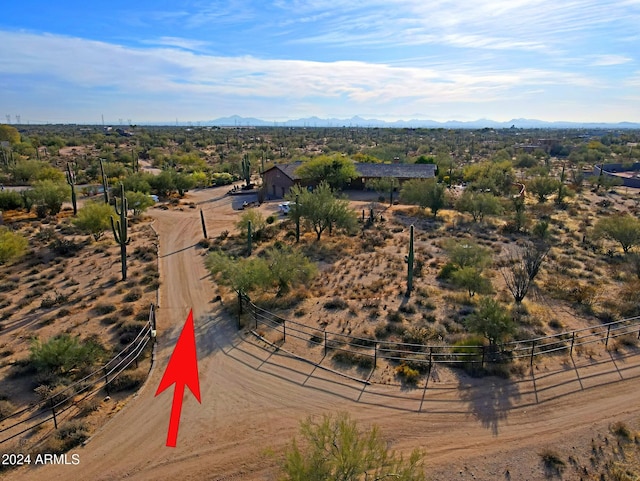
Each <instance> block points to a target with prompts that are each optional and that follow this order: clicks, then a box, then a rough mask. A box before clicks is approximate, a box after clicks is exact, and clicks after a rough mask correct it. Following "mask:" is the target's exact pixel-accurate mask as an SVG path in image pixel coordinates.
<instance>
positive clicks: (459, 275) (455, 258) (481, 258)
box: [438, 241, 491, 297]
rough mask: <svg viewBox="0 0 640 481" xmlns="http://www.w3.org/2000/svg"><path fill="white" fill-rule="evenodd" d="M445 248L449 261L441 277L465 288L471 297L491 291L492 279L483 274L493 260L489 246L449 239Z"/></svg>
mask: <svg viewBox="0 0 640 481" xmlns="http://www.w3.org/2000/svg"><path fill="white" fill-rule="evenodd" d="M443 248H444V251H445V252H446V254H447V256H448V257H449V262H448V263H447V264H445V266H444V267H443V268H442V271H441V272H440V274H439V276H438V277H439V278H441V279H443V278H444V279H450V280H451V282H452V283H453V284H454V285H455V286H457V287H459V288H461V289H465V290H466V291H467V292H468V293H469V297H473V296H474V295H475V294H476V293H480V294H488V293H490V292H491V281H490V280H489V279H487V278H486V277H484V276H483V275H482V271H483V269H484V268H485V267H486V266H487V264H489V262H491V251H490V250H489V249H488V248H486V247H482V246H480V245H478V244H476V243H475V242H470V241H449V242H446V243H445V244H444V246H443Z"/></svg>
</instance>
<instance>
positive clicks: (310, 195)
mask: <svg viewBox="0 0 640 481" xmlns="http://www.w3.org/2000/svg"><path fill="white" fill-rule="evenodd" d="M296 196H297V199H298V206H297V208H296V212H299V215H300V217H301V218H302V219H303V220H304V222H305V223H306V224H307V225H308V226H309V227H311V228H312V229H313V230H314V232H315V233H316V239H317V240H318V241H319V240H320V237H321V236H322V233H323V232H324V231H325V230H327V229H329V232H330V233H331V232H332V230H333V227H337V228H343V229H347V230H348V229H352V228H353V227H354V226H355V225H356V223H357V220H356V214H355V212H353V210H351V208H350V207H349V201H348V200H347V199H344V198H339V197H337V196H336V193H335V192H334V190H333V189H332V188H331V187H330V186H329V184H328V183H326V182H320V184H319V185H318V186H317V187H316V188H315V189H314V190H313V191H312V192H310V191H308V190H307V189H304V188H302V187H300V186H294V187H293V188H292V189H291V191H290V192H289V194H288V195H287V199H288V200H290V201H294V202H295V199H296Z"/></svg>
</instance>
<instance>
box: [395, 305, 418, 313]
mask: <svg viewBox="0 0 640 481" xmlns="http://www.w3.org/2000/svg"><path fill="white" fill-rule="evenodd" d="M398 311H400V312H403V313H405V314H415V313H416V312H417V311H416V306H414V305H413V304H403V305H401V306H400V307H399V308H398Z"/></svg>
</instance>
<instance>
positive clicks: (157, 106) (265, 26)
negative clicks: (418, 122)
mask: <svg viewBox="0 0 640 481" xmlns="http://www.w3.org/2000/svg"><path fill="white" fill-rule="evenodd" d="M3 3H4V4H3V7H2V14H1V15H0V46H1V47H0V121H1V122H6V116H7V115H9V116H10V120H11V122H12V123H17V120H18V118H17V117H16V116H19V118H20V121H21V123H90V124H100V123H101V122H102V118H103V117H104V121H105V123H107V124H117V123H124V124H127V123H133V124H144V123H147V122H167V123H174V122H176V121H178V122H180V123H186V122H192V123H194V124H195V123H197V122H205V121H207V120H212V119H216V118H218V117H225V116H231V115H240V116H243V117H256V118H260V119H264V120H268V121H274V122H278V121H284V120H289V119H297V118H303V117H311V116H317V117H321V118H331V117H333V118H350V117H352V116H356V115H358V116H361V117H364V118H376V119H382V120H387V121H393V120H409V119H412V118H418V119H431V120H437V121H446V120H461V121H470V120H477V119H485V118H486V119H491V120H495V121H508V120H510V119H514V118H529V119H539V120H546V121H560V120H563V121H575V122H620V121H630V122H640V0H617V1H613V0H473V1H466V0H458V1H450V0H330V1H329V0H265V1H258V0H255V1H254V0H244V1H242V0H225V1H210V0H209V1H207V0H185V1H175V0H172V1H166V0H134V1H127V2H124V1H120V0H110V1H108V2H93V1H90V0H84V1H77V0H73V1H70V0H55V1H52V0H48V1H46V2H44V1H33V0H23V1H20V2H3Z"/></svg>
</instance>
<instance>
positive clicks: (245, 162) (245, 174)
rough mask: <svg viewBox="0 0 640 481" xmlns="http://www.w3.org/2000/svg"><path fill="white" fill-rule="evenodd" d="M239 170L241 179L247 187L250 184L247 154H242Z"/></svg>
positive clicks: (249, 162)
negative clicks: (240, 169) (240, 170)
mask: <svg viewBox="0 0 640 481" xmlns="http://www.w3.org/2000/svg"><path fill="white" fill-rule="evenodd" d="M241 168H242V177H243V178H244V181H245V182H246V183H247V187H249V184H251V161H250V160H249V154H244V157H242V163H241Z"/></svg>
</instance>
